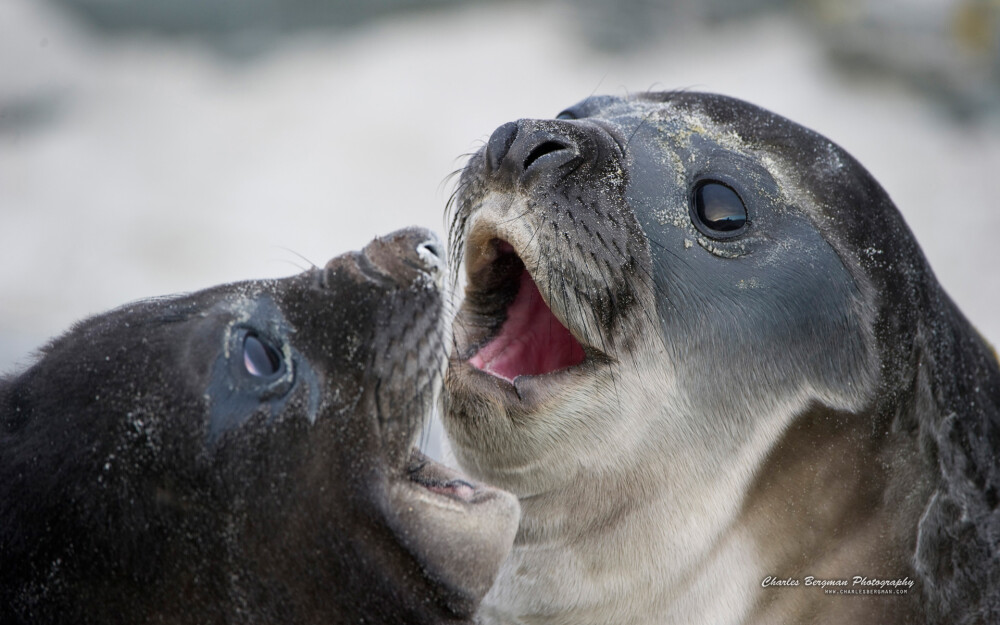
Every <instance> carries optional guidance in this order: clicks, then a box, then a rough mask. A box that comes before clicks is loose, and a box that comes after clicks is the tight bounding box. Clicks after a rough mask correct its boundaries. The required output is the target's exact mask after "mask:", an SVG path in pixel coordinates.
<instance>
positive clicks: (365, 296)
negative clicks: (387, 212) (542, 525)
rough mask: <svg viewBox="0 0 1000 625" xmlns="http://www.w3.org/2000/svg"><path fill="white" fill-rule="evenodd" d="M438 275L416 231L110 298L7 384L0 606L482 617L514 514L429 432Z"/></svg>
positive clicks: (245, 615)
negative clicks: (460, 469) (237, 275)
mask: <svg viewBox="0 0 1000 625" xmlns="http://www.w3.org/2000/svg"><path fill="white" fill-rule="evenodd" d="M443 271H444V263H443V247H442V246H441V245H440V244H439V243H437V240H436V239H435V238H434V237H433V235H432V234H431V233H429V232H427V231H424V230H420V229H409V230H402V231H399V232H396V233H394V234H392V235H389V236H388V237H385V238H382V239H376V240H375V241H373V242H372V243H370V244H369V245H368V246H367V247H365V248H364V250H363V251H361V252H360V253H357V252H355V253H350V254H346V255H343V256H339V257H337V258H335V259H333V260H332V261H330V263H329V264H327V266H326V267H325V268H322V269H319V268H316V269H313V270H311V271H307V272H305V273H303V274H301V275H298V276H295V277H292V278H288V279H282V280H262V281H254V282H244V283H238V284H230V285H226V286H221V287H217V288H212V289H208V290H205V291H201V292H198V293H194V294H192V295H187V296H180V297H170V298H165V299H157V300H152V301H145V302H140V303H136V304H131V305H127V306H125V307H123V308H119V309H117V310H114V311H112V312H109V313H107V314H104V315H100V316H97V317H94V318H92V319H89V320H87V321H84V322H82V323H80V324H78V325H76V326H75V327H74V328H73V329H72V330H71V331H70V332H69V333H67V334H66V335H64V336H62V337H61V338H59V339H57V340H55V341H53V342H52V343H51V344H50V345H49V346H48V347H47V348H45V349H44V351H43V353H42V355H41V357H40V359H39V360H38V361H37V362H36V363H35V364H34V365H33V366H31V367H30V368H28V369H27V370H26V371H24V372H23V373H20V374H19V375H15V376H12V377H8V378H6V379H4V380H3V381H2V382H0V417H2V420H0V622H2V623H4V624H5V625H6V624H14V623H25V624H27V623H31V624H32V625H37V624H44V623H67V624H68V623H73V624H80V623H93V624H98V623H100V624H108V623H123V624H124V623H128V624H135V623H192V624H194V623H197V624H200V625H204V624H214V623H219V624H222V623H227V624H228V623H276V624H277V623H281V624H289V623H302V624H305V623H317V624H318V623H323V624H328V623H351V624H354V623H387V624H388V623H391V624H397V623H467V622H470V619H471V616H472V614H473V612H474V611H475V609H476V607H477V605H478V603H479V600H480V598H481V597H482V595H483V594H484V593H485V592H486V590H487V589H488V588H489V586H490V584H491V582H492V580H493V578H494V576H495V574H496V571H497V569H498V567H499V565H500V562H501V561H502V560H503V558H504V557H505V556H506V554H507V552H508V551H509V548H510V544H511V542H512V541H513V534H514V530H515V529H516V526H517V514H518V512H517V502H516V500H515V499H514V498H513V497H512V496H511V495H509V494H507V493H504V492H502V491H498V490H495V489H491V488H488V487H486V486H483V485H478V484H475V483H472V482H470V481H467V480H465V479H463V478H462V477H461V476H459V475H458V474H456V473H454V472H451V471H450V470H448V469H445V468H444V467H442V466H440V465H437V464H435V463H433V462H431V461H430V460H428V459H427V458H425V457H423V456H421V455H420V454H419V452H417V451H416V450H415V448H414V443H415V441H416V438H417V436H418V434H419V432H420V429H421V426H422V424H423V423H424V422H425V420H426V419H427V418H429V413H430V410H431V409H432V405H433V403H434V401H435V399H436V396H437V395H438V393H439V390H440V380H441V376H442V374H443V369H444V365H445V360H446V358H445V354H446V348H447V347H448V345H449V342H450V324H451V315H450V314H448V313H447V310H448V307H447V306H446V305H445V304H444V299H443V296H442V291H441V290H440V288H439V286H440V284H439V283H440V281H441V276H442V274H443Z"/></svg>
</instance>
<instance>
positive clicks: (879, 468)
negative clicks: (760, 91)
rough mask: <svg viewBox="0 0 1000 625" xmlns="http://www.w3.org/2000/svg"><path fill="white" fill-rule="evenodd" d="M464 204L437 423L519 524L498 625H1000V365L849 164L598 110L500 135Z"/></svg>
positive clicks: (711, 108) (656, 108) (709, 101)
mask: <svg viewBox="0 0 1000 625" xmlns="http://www.w3.org/2000/svg"><path fill="white" fill-rule="evenodd" d="M453 202H454V203H453V205H452V207H451V214H452V216H451V220H452V231H451V244H452V253H453V255H454V259H455V260H463V261H464V262H465V267H466V273H467V277H468V284H467V288H466V292H465V293H466V296H465V301H464V303H463V304H462V308H461V310H460V312H459V314H458V318H457V321H456V324H455V328H456V343H457V351H456V354H455V356H454V358H453V362H452V364H451V367H450V368H449V372H448V374H447V376H446V381H445V388H446V395H445V399H446V406H447V411H446V415H445V425H446V428H447V430H448V432H449V435H450V437H451V440H452V443H453V446H454V449H455V452H456V455H457V457H458V459H459V462H460V464H461V466H463V467H464V468H465V469H466V470H468V471H469V472H470V473H471V474H472V475H474V476H477V477H479V478H481V479H485V480H488V481H489V482H490V483H493V484H497V485H498V486H500V487H503V488H507V489H510V490H512V491H513V492H515V493H516V494H517V495H518V496H519V497H520V499H521V505H522V514H523V516H522V521H521V526H520V530H519V532H518V536H517V539H516V541H515V545H514V550H513V552H512V556H511V558H510V559H509V560H508V562H507V563H506V564H505V565H504V567H503V568H502V570H501V573H500V577H499V579H498V582H497V584H496V585H495V586H494V588H493V589H492V590H491V591H490V594H489V595H487V598H486V602H487V603H488V604H490V605H492V606H493V607H494V609H495V610H494V611H495V613H496V618H497V619H498V620H507V621H509V622H525V623H528V622H530V623H575V624H584V623H595V624H596V623H599V624H601V625H608V624H610V623H629V624H632V625H636V624H644V623H648V624H654V623H655V624H662V623H737V622H739V623H803V622H809V623H846V622H852V623H902V622H907V623H914V622H935V621H947V622H961V623H980V622H996V621H997V620H998V619H1000V508H998V501H1000V463H998V461H997V453H998V452H1000V371H998V365H997V361H996V358H995V356H994V354H993V353H992V352H991V351H990V349H989V348H988V346H987V345H986V344H985V342H984V341H983V340H982V339H981V338H980V336H979V335H978V334H977V333H976V332H975V330H974V329H973V328H971V327H970V326H969V324H968V322H967V321H966V320H965V318H964V317H963V316H962V314H961V313H960V312H959V311H958V310H957V309H956V307H955V306H954V304H953V303H952V302H951V300H950V299H949V298H948V297H947V296H946V295H945V293H944V292H943V290H942V289H941V287H940V286H939V285H938V283H937V282H936V281H935V279H934V276H933V274H932V272H931V270H930V268H929V267H928V265H927V262H926V261H925V259H924V257H923V255H922V254H921V252H920V250H919V248H918V246H917V244H916V242H915V241H914V239H913V236H912V235H911V233H910V232H909V230H908V229H907V227H906V225H905V224H904V222H903V220H902V218H901V217H900V215H899V213H898V212H897V210H896V208H895V207H894V206H893V204H892V202H891V201H890V199H889V198H888V197H887V195H886V193H885V192H884V191H883V190H882V188H881V187H880V186H879V185H878V184H877V183H876V182H875V180H874V179H872V177H871V176H870V175H869V174H868V173H867V172H866V171H865V170H864V168H862V166H861V165H859V164H858V163H857V162H856V161H855V160H854V159H853V158H851V157H850V156H849V155H848V154H847V153H845V152H844V151H843V150H842V149H840V148H839V147H837V146H836V145H834V144H833V143H831V142H830V141H828V140H827V139H825V138H823V137H821V136H819V135H817V134H816V133H814V132H812V131H810V130H807V129H805V128H802V127H800V126H797V125H796V124H794V123H792V122H789V121H788V120H786V119H783V118H781V117H779V116H777V115H774V114H772V113H770V112H768V111H764V110H762V109H759V108H757V107H754V106H751V105H749V104H746V103H743V102H740V101H737V100H733V99H730V98H725V97H720V96H714V95H705V94H698V93H649V94H640V95H636V96H631V97H626V98H618V97H594V98H589V99H587V100H585V101H583V102H581V103H580V104H577V105H576V106H573V107H571V108H569V109H567V110H566V111H564V112H563V113H562V114H561V115H559V117H558V118H557V119H555V120H527V119H525V120H520V121H517V122H511V123H508V124H504V125H503V126H501V127H500V128H498V129H497V130H496V131H495V132H494V133H493V135H492V137H491V138H490V140H489V142H488V144H487V145H486V147H485V148H484V149H482V150H480V151H479V152H478V153H477V154H475V155H474V156H473V157H472V158H471V160H470V161H469V163H468V166H467V167H466V169H465V171H464V172H463V174H462V177H461V179H460V183H459V186H458V188H457V190H456V195H455V197H454V198H453ZM956 227H960V226H959V225H958V224H956ZM841 580H846V586H843V585H841V584H840V581H841ZM827 582H829V583H827ZM845 591H846V592H845ZM876 591H877V592H876Z"/></svg>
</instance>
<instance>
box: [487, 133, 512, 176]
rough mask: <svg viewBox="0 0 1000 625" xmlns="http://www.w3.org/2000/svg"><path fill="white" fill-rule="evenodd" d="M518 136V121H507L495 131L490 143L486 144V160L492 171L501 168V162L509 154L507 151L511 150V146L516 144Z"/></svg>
mask: <svg viewBox="0 0 1000 625" xmlns="http://www.w3.org/2000/svg"><path fill="white" fill-rule="evenodd" d="M516 138H517V123H516V122H507V123H506V124H504V125H503V126H500V127H499V128H497V129H496V130H494V131H493V134H492V135H491V136H490V141H489V143H487V144H486V161H487V163H488V164H489V166H490V170H491V171H497V170H498V169H500V163H502V162H503V159H504V157H505V156H507V152H508V151H510V146H511V145H513V144H514V139H516Z"/></svg>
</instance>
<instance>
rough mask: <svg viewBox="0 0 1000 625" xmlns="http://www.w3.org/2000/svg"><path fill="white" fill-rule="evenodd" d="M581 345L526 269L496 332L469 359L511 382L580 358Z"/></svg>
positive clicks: (564, 365)
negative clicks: (545, 298) (501, 324)
mask: <svg viewBox="0 0 1000 625" xmlns="http://www.w3.org/2000/svg"><path fill="white" fill-rule="evenodd" d="M583 359H584V353H583V347H581V346H580V343H579V342H578V341H577V340H576V339H575V338H573V335H572V334H570V332H569V330H567V329H566V327H565V326H564V325H563V324H561V323H559V320H558V319H556V317H555V315H553V314H552V311H551V310H549V307H548V306H547V305H546V304H545V301H544V300H543V299H542V295H541V294H540V293H539V292H538V286H537V285H536V284H535V281H534V280H532V279H531V274H529V273H528V272H527V271H523V272H521V284H520V286H519V287H518V291H517V297H516V298H514V303H513V304H511V305H510V308H508V309H507V319H506V321H504V323H503V327H501V328H500V333H499V334H498V335H497V336H496V337H494V338H493V340H492V341H490V342H489V343H487V344H486V345H485V346H483V348H482V349H480V350H479V352H478V353H477V354H476V355H475V356H473V357H472V358H470V359H469V364H471V365H472V366H473V367H475V368H476V369H480V370H482V371H486V372H487V373H492V374H493V375H495V376H497V377H500V378H503V379H505V380H507V381H509V382H513V381H514V378H516V377H517V376H519V375H540V374H542V373H550V372H552V371H558V370H559V369H565V368H566V367H572V366H573V365H576V364H579V363H581V362H583Z"/></svg>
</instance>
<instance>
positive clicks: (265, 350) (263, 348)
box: [243, 334, 281, 378]
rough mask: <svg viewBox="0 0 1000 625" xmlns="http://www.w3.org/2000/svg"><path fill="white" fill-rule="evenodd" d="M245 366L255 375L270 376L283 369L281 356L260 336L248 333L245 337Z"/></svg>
mask: <svg viewBox="0 0 1000 625" xmlns="http://www.w3.org/2000/svg"><path fill="white" fill-rule="evenodd" d="M243 366H244V367H246V370H247V373H249V374H250V375H252V376H254V377H258V378H269V377H271V376H273V375H274V374H276V373H278V371H279V370H280V369H281V357H280V356H279V355H278V351H277V350H276V349H274V348H273V347H271V346H270V345H268V344H267V343H265V342H264V341H262V340H261V338H260V337H259V336H257V335H256V334H247V335H246V338H244V339H243Z"/></svg>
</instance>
